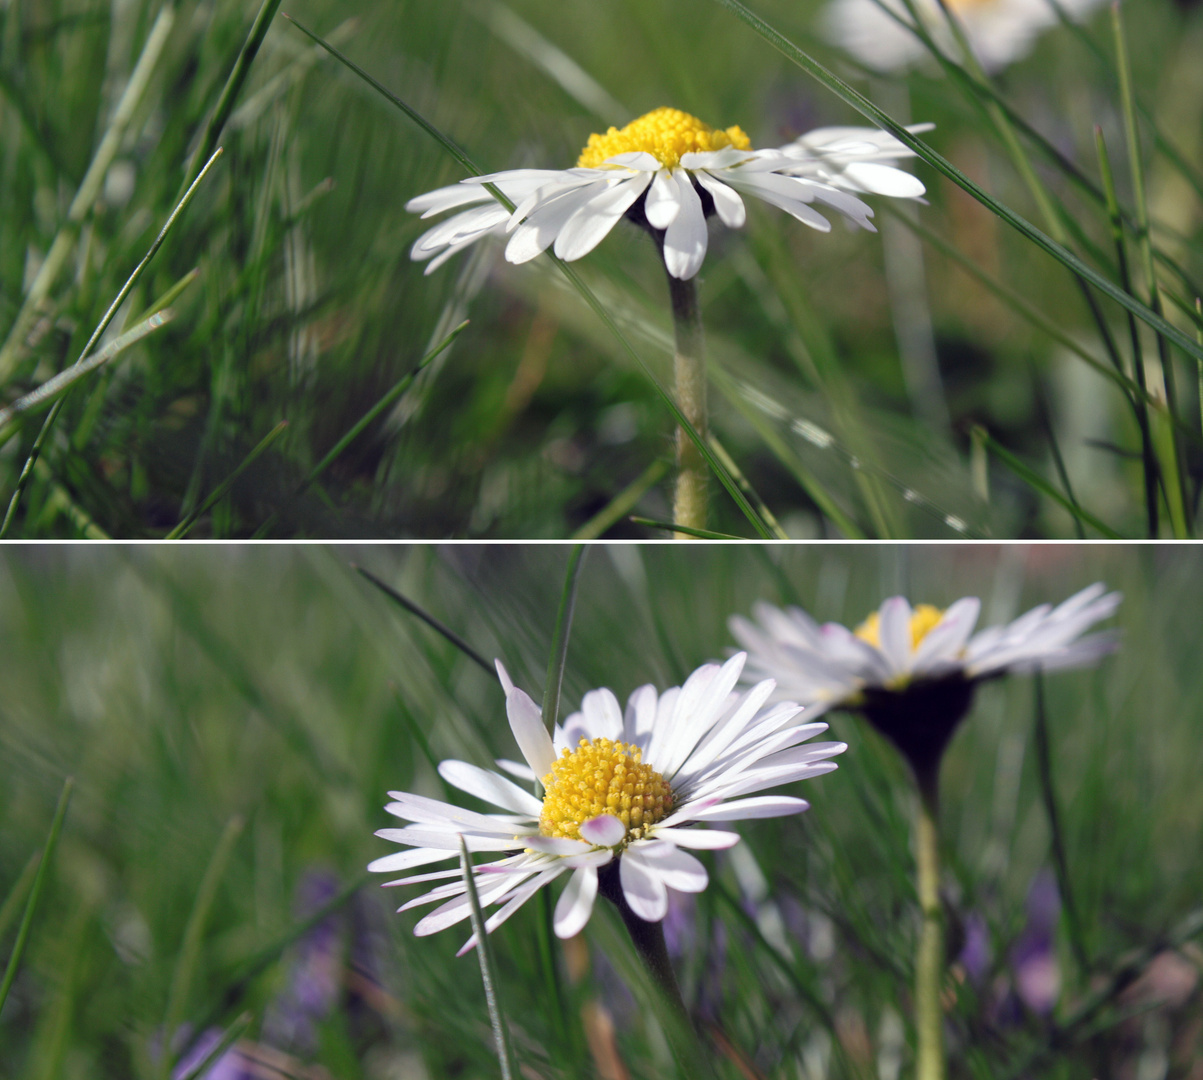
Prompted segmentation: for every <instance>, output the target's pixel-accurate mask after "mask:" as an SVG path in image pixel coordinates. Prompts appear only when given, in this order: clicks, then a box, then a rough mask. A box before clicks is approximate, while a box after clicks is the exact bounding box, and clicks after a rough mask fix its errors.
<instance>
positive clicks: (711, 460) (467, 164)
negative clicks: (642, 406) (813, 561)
mask: <svg viewBox="0 0 1203 1080" xmlns="http://www.w3.org/2000/svg"><path fill="white" fill-rule="evenodd" d="M285 17H286V18H288V19H289V21H290V22H292V24H293V25H294V26H295V27H296V28H297V29H298V30H300V31H301V32H302V33H303V34H305V35H306V36H307V37H309V38H310V39H311V40H313V41H314V42H316V43H317V44H318V45H321V46H322V48H324V49H325V50H326V51H327V52H329V53H330V54H331V55H332V56H334V57H335V58H336V59H338V60H340V61H341V62H342V63H343V64H344V65H345V66H346V67H347V68H349V69H350V70H351V71H353V72H354V73H355V74H356V75H358V76H359V77H360V78H361V79H363V80H365V81H366V82H367V83H368V84H369V85H370V86H371V87H372V88H373V89H374V90H376V91H377V92H378V93H380V94H382V95H383V96H384V97H385V98H386V99H387V100H388V101H390V102H391V103H392V104H393V105H395V106H397V108H399V109H400V110H401V111H402V112H404V113H405V115H406V116H408V117H409V118H410V119H411V120H413V121H414V123H416V124H417V125H418V126H419V127H421V128H422V130H424V131H425V132H426V133H427V134H429V135H430V136H431V137H432V138H434V139H435V140H437V142H438V143H439V145H440V146H442V147H443V149H445V150H446V151H447V152H448V153H449V154H450V155H451V156H452V157H453V158H455V160H456V161H457V162H459V164H460V165H461V166H462V167H463V168H464V170H465V171H467V172H469V173H471V174H472V175H473V176H481V175H483V173H482V171H481V170H480V169H479V168H477V166H476V164H475V163H474V162H473V161H472V159H471V158H470V157H468V155H467V154H466V153H465V152H464V151H463V149H462V148H461V147H460V146H459V145H458V144H457V143H456V142H455V141H454V140H453V139H452V138H451V137H450V136H448V135H445V134H443V132H442V131H440V130H439V129H438V128H437V127H435V126H434V125H433V124H431V123H430V122H429V121H428V120H427V119H426V118H425V117H423V116H421V115H420V114H419V113H418V112H417V111H416V110H414V109H412V108H410V106H408V105H407V104H405V102H404V101H402V100H401V99H400V98H399V97H397V95H396V94H394V93H392V92H391V91H389V90H387V89H386V88H385V87H384V86H382V85H381V84H380V83H379V82H377V81H376V80H375V79H373V78H372V76H371V75H369V74H368V73H367V72H366V71H364V70H363V68H361V67H359V66H358V65H357V64H355V63H353V62H352V61H351V60H350V59H348V58H347V57H346V56H344V55H343V54H342V53H341V52H339V51H338V50H337V49H336V48H334V47H333V46H332V45H329V44H328V43H326V42H325V41H323V40H322V39H321V38H320V37H318V36H317V35H316V34H314V33H313V32H312V31H311V30H308V29H306V28H305V27H304V26H302V25H301V24H300V23H299V22H297V21H296V19H293V18H292V17H291V16H285ZM484 188H485V190H486V191H488V192H489V194H490V195H492V196H493V198H494V199H496V200H497V201H498V202H499V203H501V205H502V206H504V207H505V208H506V209H507V210H513V209H515V207H514V204H513V203H512V202H510V200H509V199H507V198H506V197H505V195H503V194H502V192H501V191H500V189H499V188H498V187H497V185H496V184H485V185H484ZM546 254H547V256H548V257H549V258H550V259H551V261H552V262H553V263H555V265H556V266H557V267H558V268H559V270H560V272H561V273H562V274H563V275H564V276H565V277H566V278H567V279H568V280H569V281H570V282H571V283H572V285H573V287H574V288H575V289H576V290H577V292H578V293H580V295H581V297H582V299H583V300H584V301H585V303H586V304H588V305H589V307H590V308H591V309H592V310H593V312H594V313H595V314H596V315H597V317H598V318H599V319H601V321H602V322H603V323H604V324H605V326H606V329H608V330H609V331H610V333H611V334H613V335H614V337H615V339H616V340H617V341H618V343H619V344H620V345H621V346H622V348H623V351H624V352H625V353H626V354H627V355H628V356H629V357H630V358H631V360H633V361H634V362H635V364H636V365H637V366H638V367H639V369H640V370H641V371H642V372H643V374H644V376H645V377H646V378H647V379H648V381H649V382H650V383H651V384H652V387H653V388H654V389H655V391H656V393H657V394H658V395H659V397H660V399H661V400H662V401H663V402H664V405H665V407H666V408H667V409H668V411H669V412H670V413H672V416H673V419H674V420H675V421H676V423H677V424H678V426H680V427H681V428H683V429H684V430H685V432H686V434H688V435H689V437H690V439H691V440H692V441H693V443H694V445H695V446H696V447H697V448H698V450H699V452H700V453H701V454H702V456H703V457H704V458H705V459H706V463H707V465H708V466H709V467H710V469H711V470H712V471H713V472H714V474H715V475H716V476H717V477H718V479H719V481H720V482H721V483H722V485H723V487H724V488H726V489H727V493H728V494H729V495H730V496H731V498H732V499H733V500H734V502H735V504H736V505H737V506H738V507H739V509H740V510H741V511H742V512H743V514H744V515H745V516H746V517H747V518H748V520H749V521H750V522H751V523H752V527H753V528H754V529H756V531H757V532H758V533H759V534H760V536H761V538H762V539H765V540H767V539H770V538H771V536H772V532H771V530H770V529H769V527H768V526H767V525H766V524H765V523H764V522H763V521H762V520H761V519H760V516H759V515H758V514H757V513H756V511H755V510H754V509H753V507H752V505H751V503H749V502H748V500H747V499H746V498H745V497H744V495H743V492H741V491H740V490H739V486H738V485H737V484H736V482H735V480H734V479H733V478H732V477H731V475H730V474H729V473H728V472H727V470H726V469H724V468H723V466H722V464H721V463H720V462H719V461H718V459H717V458H716V457H715V456H714V454H713V453H712V452H711V450H710V447H709V446H707V445H706V441H705V440H704V439H703V438H702V437H701V435H699V434H698V431H697V429H696V428H695V427H694V426H693V425H692V424H691V423H690V422H689V420H688V418H687V417H686V416H685V414H684V413H683V412H682V411H681V410H680V408H679V407H678V406H677V403H676V401H674V400H673V397H672V395H671V394H670V393H669V392H668V391H667V390H666V389H665V388H664V387H663V385H661V383H660V380H659V379H657V378H656V377H655V375H654V374H653V373H652V370H651V368H649V367H648V365H647V363H646V361H645V360H644V359H643V357H642V356H640V355H639V353H638V352H636V351H635V347H634V346H633V345H632V344H631V343H630V341H629V340H628V339H627V337H626V335H625V334H623V332H622V330H621V329H620V328H619V326H618V324H617V323H616V322H615V321H614V319H613V317H612V316H611V315H610V313H609V312H608V311H606V309H605V307H603V305H602V303H601V301H600V300H598V298H597V296H596V295H595V294H594V293H593V290H592V289H590V288H589V286H588V285H586V284H585V282H584V280H583V279H582V278H581V276H580V274H578V273H577V272H576V269H575V268H574V267H572V266H569V265H568V264H567V263H566V262H564V260H563V259H561V258H559V257H558V256H557V255H555V254H554V253H553V252H547V253H546Z"/></svg>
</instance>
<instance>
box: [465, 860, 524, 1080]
mask: <svg viewBox="0 0 1203 1080" xmlns="http://www.w3.org/2000/svg"><path fill="white" fill-rule="evenodd" d="M459 865H460V871H461V872H462V873H463V875H464V887H465V888H466V889H467V890H468V903H469V905H470V906H471V908H472V931H473V933H474V934H475V935H476V955H477V956H478V957H479V958H480V978H481V981H482V982H483V983H484V984H485V1001H486V1002H487V1003H488V1006H489V1022H490V1023H491V1024H492V1025H493V1040H494V1043H495V1045H496V1048H497V1063H498V1065H500V1067H501V1077H502V1080H514V1076H515V1074H516V1069H515V1067H514V1058H513V1050H512V1049H511V1047H510V1039H509V1035H508V1034H507V1033H506V1025H505V1015H504V1014H503V1013H502V1011H501V1002H500V1001H499V1000H498V998H497V980H496V978H494V975H493V970H494V967H495V965H494V963H493V955H492V946H491V943H490V942H489V935H488V934H486V933H485V917H484V914H483V913H482V911H481V909H480V897H479V896H478V895H477V892H476V880H475V878H474V877H473V874H472V860H471V858H470V857H469V856H468V845H467V844H465V843H464V838H463V837H462V836H461V837H460V838H459Z"/></svg>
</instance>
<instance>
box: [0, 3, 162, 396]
mask: <svg viewBox="0 0 1203 1080" xmlns="http://www.w3.org/2000/svg"><path fill="white" fill-rule="evenodd" d="M174 21H175V8H174V6H173V5H172V4H170V3H167V4H164V5H163V7H162V8H160V9H159V14H158V16H157V17H156V18H155V21H154V25H153V26H152V27H151V29H150V33H149V34H148V35H147V37H146V42H145V43H144V44H143V46H142V51H141V53H140V55H139V56H138V62H137V63H136V64H135V65H134V70H133V71H132V72H131V73H130V77H129V81H128V82H127V83H126V84H125V89H124V91H123V92H122V94H121V100H120V101H119V102H118V103H117V107H116V109H114V110H113V115H112V118H111V119H110V120H109V122H108V124H107V125H106V127H105V130H104V134H103V136H102V137H101V139H100V142H99V144H98V145H97V147H96V152H95V153H94V154H93V155H92V160H91V161H90V162H89V164H88V171H87V172H86V173H85V174H84V178H83V179H82V180H81V181H80V182H79V187H78V188H77V189H76V192H75V196H74V198H72V200H71V205H70V206H69V207H68V209H67V219H66V221H65V222H64V223H63V225H62V227H61V228H60V229H59V231H58V233H57V234H56V235H55V237H54V241H53V242H52V243H51V245H50V250H49V251H48V252H47V253H46V258H45V259H43V260H42V265H41V266H40V267H39V269H38V272H37V275H36V276H35V277H34V279H33V281H32V282H30V285H29V288H28V290H26V293H25V298H24V300H23V301H22V303H21V308H20V310H19V311H18V312H17V317H16V319H14V320H13V324H12V326H11V327H10V328H9V331H8V334H7V335H6V337H5V339H4V344H3V345H2V346H0V385H4V384H5V383H7V382H8V380H9V378H10V377H11V376H12V373H13V370H14V368H15V367H16V366H17V365H18V363H19V362H20V359H21V356H20V354H21V350H22V348H23V344H24V341H25V338H26V335H27V333H28V332H29V329H30V327H31V326H32V324H33V321H34V319H35V318H37V314H38V310H39V307H40V305H41V304H42V302H43V301H44V300H46V299H47V298H48V297H49V296H50V293H51V290H52V289H53V288H54V285H55V282H56V281H57V280H58V278H59V275H60V274H61V273H62V271H63V269H64V267H65V266H66V265H67V260H68V258H69V256H70V254H71V252H72V250H73V249H74V247H75V241H76V238H77V236H78V235H79V230H80V228H81V226H82V225H83V223H84V220H85V218H86V217H87V216H88V214H89V213H90V212H91V211H92V208H93V207H94V206H95V204H96V200H97V199H98V198H99V197H100V193H101V190H102V187H103V185H104V178H105V176H106V174H107V173H108V170H109V166H110V165H111V164H112V163H113V159H114V158H115V157H116V155H117V152H118V150H119V149H120V148H121V144H122V141H123V139H124V138H125V134H126V129H127V128H128V127H129V124H130V121H131V120H132V119H133V116H134V113H135V111H136V110H137V108H138V106H139V104H140V103H141V101H142V97H143V94H144V93H145V92H146V87H147V85H148V84H149V82H150V77H151V74H152V73H153V72H154V69H155V65H156V64H157V63H158V60H159V56H160V54H161V53H162V51H163V48H164V46H165V45H166V44H167V39H168V37H169V36H170V34H171V27H172V23H173V22H174ZM93 344H94V342H89V343H88V344H87V345H86V346H85V347H84V355H86V354H87V353H88V351H89V350H90V349H91V348H92V345H93Z"/></svg>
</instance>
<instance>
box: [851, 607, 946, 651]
mask: <svg viewBox="0 0 1203 1080" xmlns="http://www.w3.org/2000/svg"><path fill="white" fill-rule="evenodd" d="M942 618H944V612H943V611H942V610H941V609H940V608H938V607H933V606H932V605H931V604H919V605H918V606H917V607H916V608H915V610H914V611H912V612H911V648H912V649H916V648H918V647H919V642H921V641H922V640H923V639H924V638H925V637H927V635H928V634H930V633H931V632H932V630H934V629H935V628H936V625H937V624H938V623H939V621H940V620H941V619H942ZM856 636H857V637H858V638H860V639H861V641H867V642H868V643H869V644H870V645H872V646H873V647H874V648H875V649H879V648H881V616H880V615H878V614H877V612H876V611H875V612H873V614H872V615H870V616H869V617H868V618H867V619H866V620H865V621H864V622H863V623H861V624H860V626H858V627H857V628H856Z"/></svg>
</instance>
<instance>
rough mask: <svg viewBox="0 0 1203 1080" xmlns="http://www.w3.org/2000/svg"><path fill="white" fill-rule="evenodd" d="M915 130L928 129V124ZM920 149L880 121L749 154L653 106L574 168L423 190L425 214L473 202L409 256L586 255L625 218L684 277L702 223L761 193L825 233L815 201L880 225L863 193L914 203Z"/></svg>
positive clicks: (739, 214) (742, 143)
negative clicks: (653, 234) (656, 238)
mask: <svg viewBox="0 0 1203 1080" xmlns="http://www.w3.org/2000/svg"><path fill="white" fill-rule="evenodd" d="M919 130H923V128H920V129H919ZM910 156H912V154H911V151H909V150H908V149H907V148H906V147H905V146H903V145H902V143H900V142H898V141H897V140H896V139H894V138H893V137H892V136H889V135H887V134H885V133H884V132H880V131H877V130H876V129H873V128H825V129H822V130H819V131H815V132H811V133H810V135H807V136H803V138H801V139H799V140H798V141H797V142H794V143H791V144H789V145H788V146H784V147H781V148H778V149H770V150H753V149H752V144H751V142H750V141H749V139H748V137H747V135H745V134H744V133H743V131H742V130H740V128H738V127H730V128H727V129H726V130H725V131H723V130H716V129H714V128H711V127H710V126H709V125H708V124H705V123H703V122H702V121H701V120H698V119H697V118H696V117H693V116H690V115H689V114H688V113H684V112H681V111H680V110H679V109H667V108H661V109H655V110H653V111H652V112H650V113H647V114H646V115H644V116H641V117H639V119H637V120H633V121H632V122H631V123H629V124H628V125H627V126H626V127H624V128H622V129H621V130H619V129H618V128H610V130H609V131H608V132H607V133H606V134H605V135H590V136H589V142H588V144H587V145H586V147H585V148H584V150H582V151H581V155H580V158H579V160H578V161H577V165H576V168H573V169H511V170H508V171H506V172H499V173H492V174H490V175H488V176H473V177H469V178H468V179H466V180H463V181H461V182H460V183H458V184H452V185H451V186H450V187H445V188H439V189H438V190H436V191H431V192H428V193H427V194H425V195H419V196H418V197H417V198H414V199H410V201H409V202H408V203H406V209H407V210H410V211H412V212H414V213H419V212H420V213H421V214H422V216H423V217H431V216H432V215H435V214H441V213H443V212H444V211H446V210H452V209H455V208H457V207H464V206H468V207H471V209H468V210H461V212H460V213H457V214H455V215H454V216H453V217H450V218H447V219H446V220H445V221H442V222H440V223H439V224H438V225H436V226H435V227H434V228H432V229H430V230H429V231H427V232H426V233H424V234H423V235H422V236H420V237H419V238H418V240H417V242H416V243H415V244H414V246H413V248H412V249H411V251H410V257H411V258H412V259H414V260H415V261H422V260H425V259H429V260H430V265H429V266H428V267H427V268H426V273H428V274H429V273H430V272H431V271H433V270H434V269H435V268H436V267H438V266H441V265H442V264H443V263H444V262H446V260H447V259H449V258H450V257H451V256H452V255H454V254H456V252H458V251H462V250H463V249H464V248H466V247H467V246H468V245H469V244H472V243H475V242H476V241H477V240H479V239H481V238H482V237H485V236H489V235H494V234H495V235H502V236H505V235H508V236H509V241H508V243H507V244H506V249H505V257H506V258H507V259H508V260H509V261H510V262H512V263H524V262H527V261H529V260H530V259H533V258H534V257H535V256H536V255H539V254H540V253H542V252H543V251H545V250H546V249H547V248H548V247H551V246H553V245H554V248H553V250H554V251H555V253H556V255H558V256H559V257H560V258H561V259H564V260H566V261H569V262H571V261H572V260H574V259H579V258H581V257H582V256H583V255H587V254H588V253H589V252H590V251H592V250H593V249H594V248H595V247H596V246H597V245H598V244H599V243H601V241H602V240H603V239H604V238H605V237H606V235H607V234H608V233H609V232H610V230H611V229H612V228H613V227H614V226H615V225H616V224H617V223H618V221H619V220H620V219H622V218H623V217H624V216H626V217H630V218H631V219H632V220H634V221H636V222H637V223H639V224H641V225H647V226H648V227H650V228H651V229H653V230H656V231H657V232H662V233H663V248H664V263H665V266H666V267H667V269H668V272H669V273H670V274H672V276H673V277H675V278H679V279H682V280H686V279H688V278H692V277H693V276H694V275H695V274H697V272H698V271H699V270H700V269H701V266H702V261H703V259H704V258H705V256H706V248H707V244H708V236H707V230H706V219H707V218H708V217H710V216H711V215H712V214H717V215H718V218H719V220H720V221H722V223H723V224H724V225H726V226H728V227H729V228H732V229H738V228H740V227H742V226H743V224H744V220H745V208H744V204H743V199H742V198H741V196H748V195H750V196H754V197H756V198H758V199H761V200H763V201H764V202H767V203H769V204H770V205H772V206H776V207H778V208H779V209H781V210H784V211H785V212H786V213H787V214H790V215H792V216H793V217H795V218H797V219H798V220H799V221H801V222H802V223H803V224H806V225H809V226H810V227H811V228H813V229H818V230H819V231H820V232H828V231H829V230H830V229H831V223H830V222H829V221H828V220H827V219H826V218H825V217H824V216H823V215H822V214H820V213H819V212H818V211H817V210H815V209H814V207H813V205H812V204H814V203H819V204H823V205H826V206H828V207H830V208H831V209H833V210H836V211H838V212H839V213H841V214H843V215H844V217H845V218H846V219H847V220H848V221H849V222H851V223H852V224H854V225H859V226H860V227H861V228H864V229H869V230H870V231H875V230H874V228H873V225H872V223H871V222H870V220H869V219H870V218H871V217H872V216H873V211H872V209H871V208H870V207H869V206H868V205H867V204H866V203H864V202H862V201H861V200H860V199H859V198H857V197H856V195H858V194H875V195H891V196H895V197H899V198H910V199H917V198H919V197H920V196H922V195H923V192H924V187H923V184H922V183H920V182H919V180H917V179H916V178H915V177H914V176H912V175H911V174H910V173H907V172H904V171H903V170H901V169H898V168H895V167H894V166H893V164H892V162H894V161H895V160H896V159H898V158H904V157H910ZM486 183H491V184H495V185H496V186H497V187H498V189H499V190H500V191H501V192H502V193H503V194H504V195H505V196H506V197H507V198H508V199H510V200H511V202H513V203H514V204H515V209H514V212H513V213H510V212H509V211H508V210H506V209H505V207H504V206H502V205H501V204H500V203H498V202H497V201H496V200H495V199H494V198H493V196H492V195H491V194H490V193H489V192H488V191H487V190H486V189H485V188H484V186H483V185H484V184H486Z"/></svg>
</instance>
